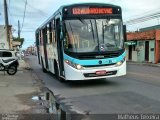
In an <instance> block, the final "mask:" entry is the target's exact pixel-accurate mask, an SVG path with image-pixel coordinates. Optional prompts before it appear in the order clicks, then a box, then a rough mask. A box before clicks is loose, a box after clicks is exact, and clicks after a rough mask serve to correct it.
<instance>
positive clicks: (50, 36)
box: [49, 22, 53, 43]
mask: <svg viewBox="0 0 160 120" xmlns="http://www.w3.org/2000/svg"><path fill="white" fill-rule="evenodd" d="M52 37H53V36H52V22H49V41H50V43H52Z"/></svg>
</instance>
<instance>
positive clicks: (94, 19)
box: [94, 19, 100, 51]
mask: <svg viewBox="0 0 160 120" xmlns="http://www.w3.org/2000/svg"><path fill="white" fill-rule="evenodd" d="M94 22H95V27H96V33H97V40H98V50H99V51H100V46H99V37H98V29H97V23H96V20H95V19H94Z"/></svg>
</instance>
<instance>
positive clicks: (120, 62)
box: [116, 57, 125, 66]
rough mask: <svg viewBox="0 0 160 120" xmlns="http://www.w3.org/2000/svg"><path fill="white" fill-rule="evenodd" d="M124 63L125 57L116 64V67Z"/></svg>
mask: <svg viewBox="0 0 160 120" xmlns="http://www.w3.org/2000/svg"><path fill="white" fill-rule="evenodd" d="M124 61H125V57H124V58H123V60H121V61H119V62H117V63H116V66H121V65H122V64H123V62H124Z"/></svg>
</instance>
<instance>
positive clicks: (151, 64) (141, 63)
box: [127, 61, 160, 67]
mask: <svg viewBox="0 0 160 120" xmlns="http://www.w3.org/2000/svg"><path fill="white" fill-rule="evenodd" d="M127 64H130V65H146V66H152V67H160V63H158V64H155V63H146V62H134V61H127Z"/></svg>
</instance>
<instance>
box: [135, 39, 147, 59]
mask: <svg viewBox="0 0 160 120" xmlns="http://www.w3.org/2000/svg"><path fill="white" fill-rule="evenodd" d="M136 50H137V61H138V62H143V61H144V60H145V41H137V46H136Z"/></svg>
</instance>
